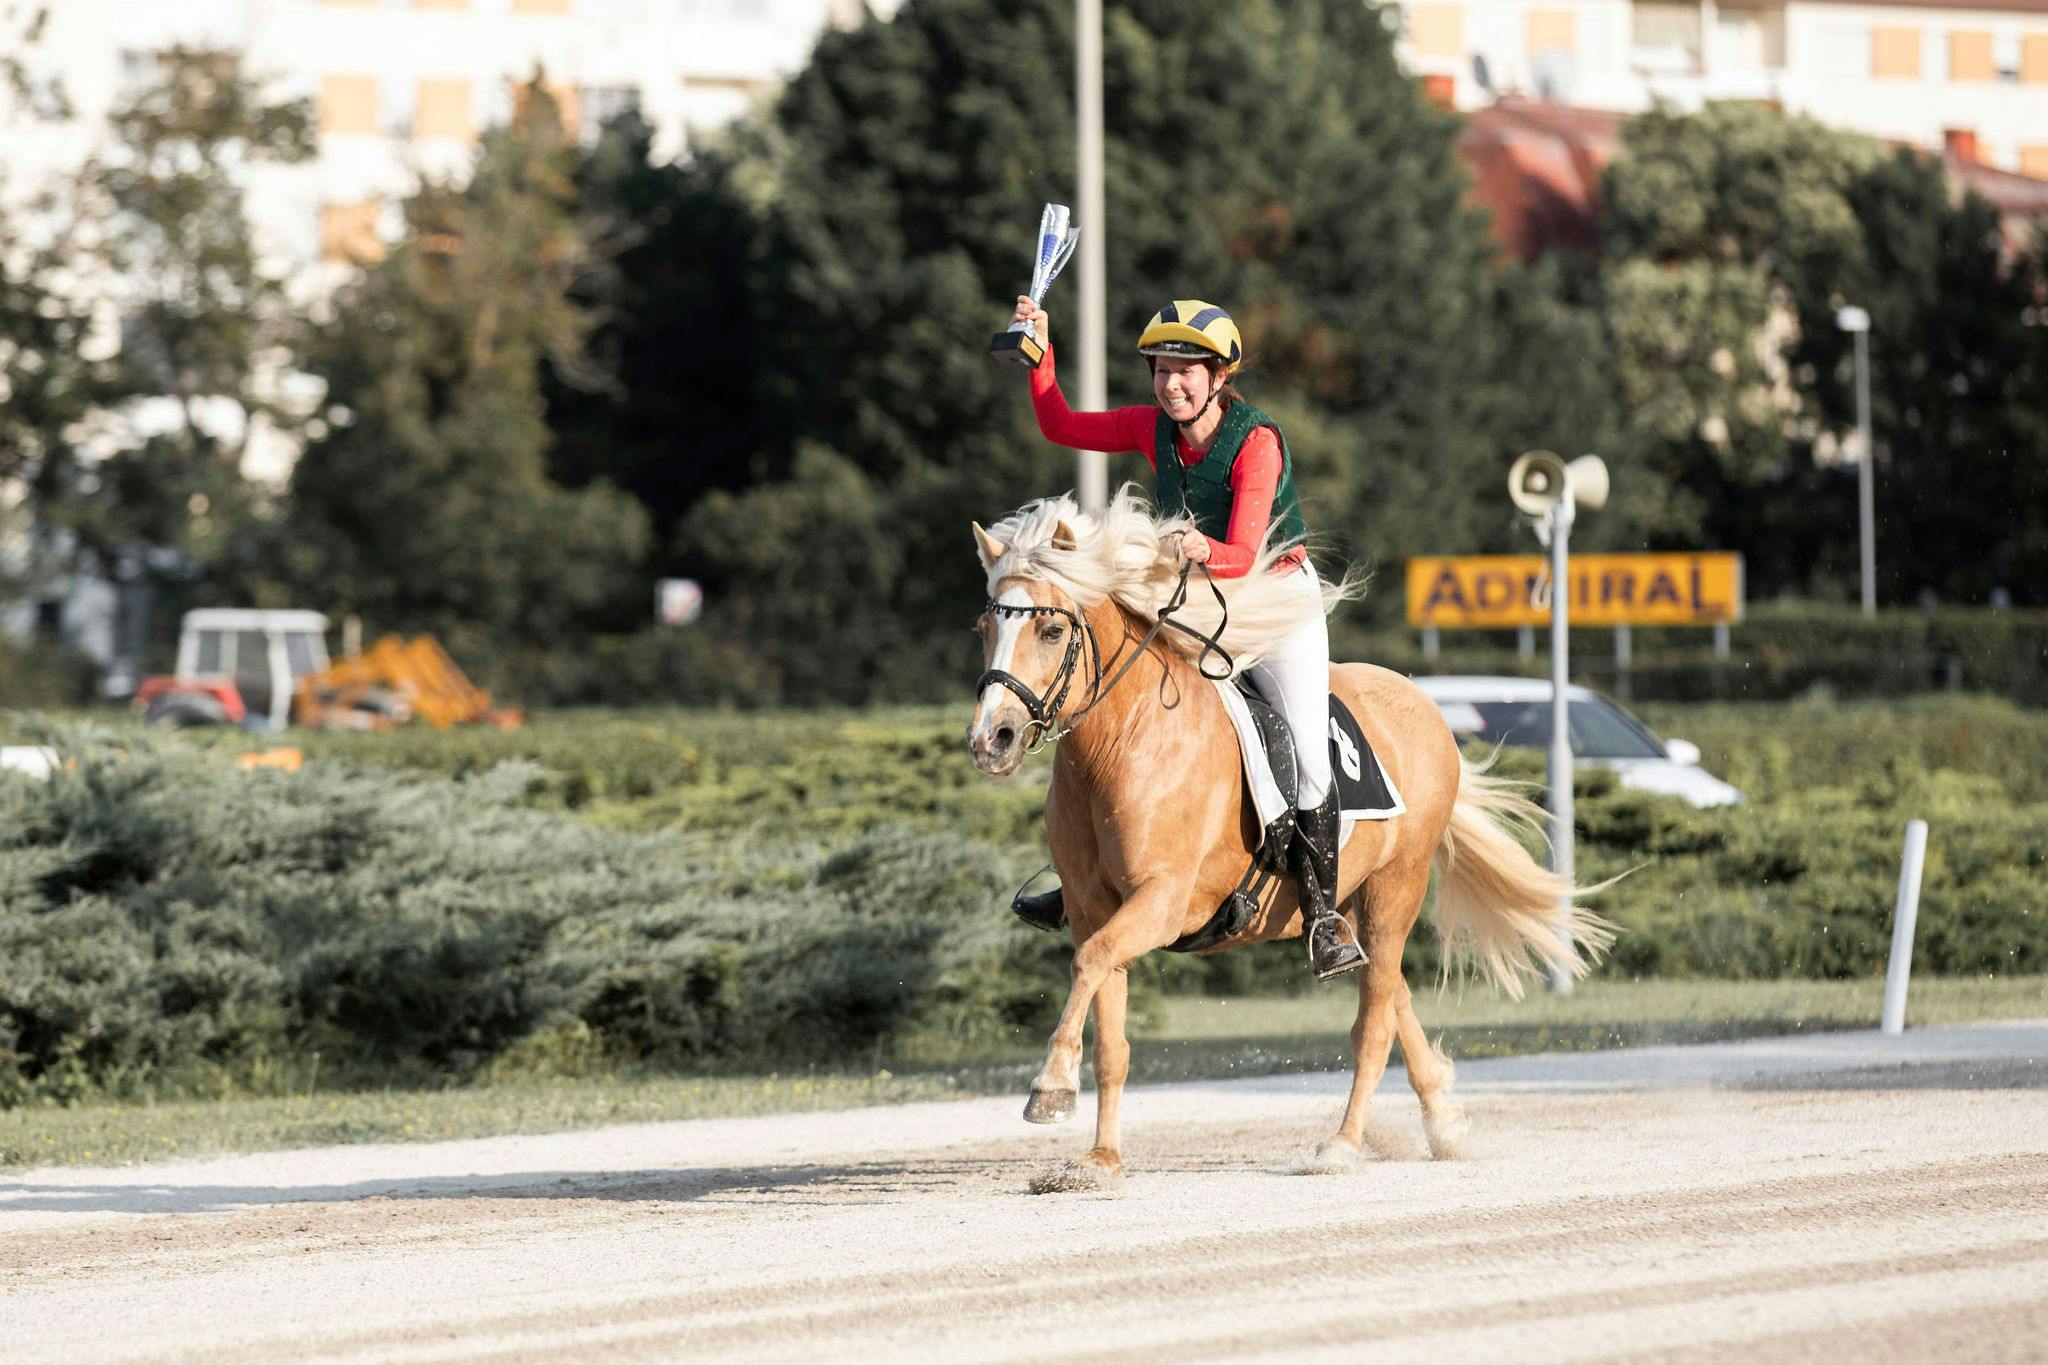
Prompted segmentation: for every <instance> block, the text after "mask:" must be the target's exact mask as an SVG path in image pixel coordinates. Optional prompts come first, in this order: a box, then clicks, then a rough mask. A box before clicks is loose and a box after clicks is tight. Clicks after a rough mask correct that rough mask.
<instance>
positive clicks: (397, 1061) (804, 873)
mask: <svg viewBox="0 0 2048 1365" xmlns="http://www.w3.org/2000/svg"><path fill="white" fill-rule="evenodd" d="M61 743H62V745H63V747H64V748H65V750H66V753H67V756H68V757H69V758H70V759H71V760H72V761H73V763H72V766H71V767H70V768H68V769H66V770H65V771H62V772H60V773H58V774H57V775H56V776H55V777H53V778H52V779H51V780H49V781H47V782H36V781H30V780H28V779H25V778H20V777H8V778H5V779H0V962H4V963H5V967H4V969H0V973H4V974H0V1103H19V1102H21V1101H23V1100H26V1099H30V1098H53V1099H64V1098H69V1097H71V1096H72V1095H74V1094H77V1093H80V1092H81V1091H82V1090H83V1089H85V1088H89V1087H103V1088H113V1089H117V1090H118V1089H133V1088H137V1087H155V1088H169V1089H190V1088H194V1087H204V1086H207V1085H213V1084H222V1083H226V1080H228V1079H233V1078H246V1077H248V1076H249V1075H250V1074H252V1073H253V1072H254V1071H256V1070H258V1069H260V1067H261V1066H262V1065H263V1064H265V1063H266V1061H274V1060H275V1059H278V1058H282V1057H288V1056H294V1055H305V1054H307V1053H310V1052H312V1051H315V1050H317V1051H319V1052H320V1053H321V1055H322V1056H323V1057H326V1058H330V1059H332V1060H333V1063H334V1065H335V1068H336V1071H335V1072H331V1073H330V1075H334V1074H337V1073H338V1074H340V1075H361V1076H366V1077H386V1078H389V1077H433V1076H463V1075H468V1074H471V1073H473V1072H475V1071H476V1070H477V1069H478V1068H480V1067H482V1066H484V1065H486V1064H489V1063H490V1062H492V1061H493V1060H494V1059H497V1058H500V1057H503V1056H505V1055H506V1054H507V1053H509V1052H512V1051H514V1050H516V1049H519V1048H521V1047H529V1046H532V1045H533V1044H534V1043H535V1040H537V1039H542V1038H545V1037H546V1036H548V1035H549V1034H551V1033H559V1032H560V1031H562V1030H572V1031H573V1030H579V1029H580V1030H586V1031H588V1032H589V1033H590V1034H592V1035H594V1036H595V1037H596V1038H598V1039H599V1045H600V1051H601V1052H602V1053H603V1054H604V1055H606V1056H610V1057H613V1058H620V1057H630V1058H652V1059H659V1060H669V1061H676V1062H688V1063H691V1064H696V1065H702V1064H707V1063H716V1062H721V1061H729V1060H737V1059H744V1058H755V1059H758V1058H762V1057H779V1058H803V1059H807V1060H843V1059H848V1058H857V1057H861V1056H864V1055H866V1054H868V1053H869V1052H870V1051H871V1050H872V1049H873V1048H874V1047H875V1046H876V1045H877V1044H878V1042H879V1041H880V1040H881V1039H883V1038H885V1037H888V1036H890V1035H892V1034H895V1033H898V1032H901V1031H905V1030H909V1029H913V1028H916V1027H918V1026H920V1025H923V1024H925V1023H927V1022H928V1021H932V1020H940V1021H943V1023H944V1024H945V1026H947V1027H949V1028H955V1029H958V1028H960V1027H963V1026H966V1025H967V1024H968V1023H970V1022H971V1023H973V1024H974V1026H975V1027H983V1028H986V1029H993V1028H996V1027H1000V1024H999V1022H997V1021H1003V1020H1018V1019H1023V1018H1029V1019H1031V1020H1033V1021H1035V1022H1043V1019H1044V1016H1045V1012H1046V1011H1047V1010H1048V1009H1049V1008H1051V1007H1052V1006H1053V1005H1054V1003H1055V1002H1056V1000H1057V998H1058V996H1059V994H1060V988H1061V986H1062V985H1063V978H1064V974H1065V973H1064V967H1063V964H1062V963H1060V962H1059V961H1058V960H1057V958H1056V956H1048V955H1045V954H1042V953H1036V952H1033V951H1028V950H1026V951H1020V950H1019V948H1018V946H1017V944H1016V942H1015V940H1014V939H1012V938H1006V937H1004V936H1001V935H998V934H997V933H996V932H994V931H995V928H996V926H997V923H998V921H997V918H996V914H995V907H996V906H998V905H999V904H1000V903H1001V902H1002V900H1004V899H1005V898H1006V897H1007V895H1008V892H1009V888H1010V887H1011V886H1012V885H1014V882H1015V879H1016V878H1018V877H1020V876H1021V875H1022V871H1021V865H1020V861H1021V860H1019V859H1018V858H1017V857H1016V856H1015V855H1013V854H1005V853H1003V852H1002V851H1000V850H996V849H992V848H989V847H986V846H984V845H980V844H977V843H974V842H971V841H964V840H961V839H958V838H956V837H953V836H950V835H935V834H929V833H920V832H915V831H905V830H876V831H873V832H871V833H869V834H867V835H864V836H862V837H860V838H857V839H854V840H852V841H851V842H846V843H842V844H840V845H838V846H827V845H824V844H821V843H819V842H817V841H812V840H803V839H788V840H782V841H772V840H756V841H751V842H748V843H746V844H744V845H742V844H739V843H736V842H734V841H730V840H720V839H709V838H688V837H684V836H679V835H673V834H670V835H638V834H631V833H625V832H620V831H614V830H607V829H603V828H600V827H596V826H593V825H591V824H588V823H585V822H579V821H570V820H565V819H562V818H560V817H557V816H551V815H548V814H546V813H543V812H539V811H533V810H528V809H522V808H521V807H520V805H519V802H520V801H521V800H522V799H524V797H525V795H526V793H527V792H528V791H529V790H530V789H531V787H532V784H533V782H534V779H535V772H536V770H535V769H533V768H532V767H531V766H530V765H510V766H507V767H504V768H499V769H494V770H492V771H490V772H487V773H484V774H481V775H479V776H476V777H472V778H469V779H466V780H462V781H447V780H423V779H410V778H403V777H398V776H393V775H390V774H380V773H376V772H373V771H366V770H354V769H349V768H346V767H342V766H340V765H335V764H320V763H315V764H313V765H309V766H308V767H307V768H306V769H305V770H304V771H302V772H300V773H298V774H295V775H287V774H284V773H279V772H274V771H255V772H246V773H244V772H238V771H236V770H235V769H234V768H233V767H232V766H230V765H229V764H227V763H225V762H223V761H221V758H220V757H219V756H217V755H214V754H209V753H206V752H203V751H196V750H193V749H190V748H188V747H184V746H182V745H173V744H170V743H165V744H162V745H157V744H141V745H138V744H137V743H136V742H135V741H132V740H125V741H124V744H125V747H126V748H127V750H128V752H126V753H122V752H117V751H115V750H113V749H112V748H110V747H109V746H107V745H106V744H104V743H96V742H92V741H90V740H81V739H80V738H79V737H76V736H73V737H69V738H64V739H62V740H61ZM1034 947H1035V945H1034Z"/></svg>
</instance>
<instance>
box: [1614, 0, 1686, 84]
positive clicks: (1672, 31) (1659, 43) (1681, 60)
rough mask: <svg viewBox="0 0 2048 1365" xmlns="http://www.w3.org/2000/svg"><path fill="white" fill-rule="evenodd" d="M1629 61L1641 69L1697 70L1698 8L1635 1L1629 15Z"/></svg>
mask: <svg viewBox="0 0 2048 1365" xmlns="http://www.w3.org/2000/svg"><path fill="white" fill-rule="evenodd" d="M1628 55H1629V62H1630V64H1631V65H1633V66H1634V67H1636V69H1637V70H1640V71H1698V70H1699V69H1700V7H1699V6H1698V5H1688V4H1672V3H1669V0H1637V2H1636V4H1635V5H1634V7H1633V9H1632V11H1631V13H1630V15H1629V54H1628Z"/></svg>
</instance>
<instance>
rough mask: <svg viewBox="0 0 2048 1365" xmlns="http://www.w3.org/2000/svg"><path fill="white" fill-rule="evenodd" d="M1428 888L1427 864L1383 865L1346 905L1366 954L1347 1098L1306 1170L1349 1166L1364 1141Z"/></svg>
mask: <svg viewBox="0 0 2048 1365" xmlns="http://www.w3.org/2000/svg"><path fill="white" fill-rule="evenodd" d="M1428 888H1429V866H1428V864H1426V863H1425V864H1424V865H1423V866H1422V867H1421V868H1420V869H1419V870H1418V871H1414V872H1402V871H1398V870H1395V869H1384V870H1382V871H1380V872H1377V873H1375V874H1374V875H1373V876H1371V877H1369V878H1367V879H1366V883H1365V885H1364V886H1361V887H1360V888H1359V889H1358V891H1357V892H1355V893H1354V894H1353V895H1352V897H1351V899H1350V900H1349V901H1348V902H1346V905H1345V908H1346V909H1347V910H1349V911H1350V912H1351V913H1352V914H1353V915H1354V916H1355V917H1356V918H1357V919H1358V921H1359V925H1358V927H1359V931H1360V932H1359V938H1360V940H1361V941H1362V942H1363V943H1364V944H1365V950H1366V953H1367V955H1368V957H1369V958H1370V960H1369V961H1368V962H1367V963H1366V965H1365V969H1364V970H1363V971H1361V972H1360V973H1359V974H1358V1017H1357V1019H1355V1020H1354V1021H1353V1022H1352V1025H1351V1065H1352V1070H1351V1097H1350V1099H1349V1100H1348V1101H1347V1102H1346V1103H1345V1105H1344V1119H1343V1121H1342V1122H1341V1123H1339V1124H1338V1125H1337V1131H1336V1132H1335V1133H1332V1134H1331V1135H1330V1136H1329V1137H1327V1138H1325V1139H1324V1140H1323V1143H1322V1145H1321V1146H1320V1147H1318V1148H1317V1149H1316V1155H1315V1160H1314V1162H1313V1163H1311V1166H1310V1169H1311V1170H1316V1171H1342V1170H1349V1169H1351V1168H1352V1167H1353V1166H1355V1165H1357V1164H1358V1157H1359V1153H1360V1151H1361V1150H1362V1149H1363V1148H1364V1145H1365V1119H1366V1113H1367V1111H1368V1110H1369V1109H1370V1108H1371V1106H1372V1094H1373V1091H1375V1090H1377V1089H1378V1088H1379V1083H1380V1078H1381V1077H1382V1076H1384V1075H1386V1072H1387V1057H1388V1054H1389V1053H1391V1052H1392V1051H1393V1048H1394V1033H1395V1029H1396V1028H1397V1026H1398V1023H1399V1018H1400V1008H1401V1006H1402V1005H1403V1004H1404V1003H1405V1002H1406V1000H1407V998H1408V983H1407V982H1406V981H1403V980H1402V979H1401V946H1402V944H1403V943H1405V942H1406V941H1407V938H1408V930H1409V929H1410V928H1411V927H1412V926H1413V925H1414V923H1415V917H1416V915H1417V914H1418V913H1419V912H1420V910H1421V906H1422V896H1423V893H1424V892H1425V891H1427V890H1428Z"/></svg>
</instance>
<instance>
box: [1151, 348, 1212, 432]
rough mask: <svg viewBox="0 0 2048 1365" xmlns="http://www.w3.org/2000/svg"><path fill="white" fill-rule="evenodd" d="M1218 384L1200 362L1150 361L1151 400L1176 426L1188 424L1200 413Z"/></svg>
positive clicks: (1171, 358)
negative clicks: (1156, 403)
mask: <svg viewBox="0 0 2048 1365" xmlns="http://www.w3.org/2000/svg"><path fill="white" fill-rule="evenodd" d="M1221 382H1222V381H1221V380H1219V379H1218V378H1217V377H1216V372H1215V370H1213V369H1211V368H1210V367H1209V366H1208V364H1206V363H1205V362H1203V361H1200V360H1188V359H1184V358H1182V357H1180V356H1172V355H1161V356H1154V357H1152V396H1153V397H1155V398H1157V399H1158V400H1159V406H1160V407H1161V408H1162V409H1164V410H1165V412H1166V415H1167V416H1168V417H1171V418H1172V419H1173V420H1174V421H1176V422H1185V421H1188V420H1189V419H1190V418H1192V417H1193V416H1194V415H1195V414H1196V413H1198V412H1200V411H1201V410H1202V405H1203V404H1204V403H1206V402H1208V401H1209V395H1210V394H1212V393H1214V392H1215V391H1216V386H1217V385H1218V384H1219V383H1221Z"/></svg>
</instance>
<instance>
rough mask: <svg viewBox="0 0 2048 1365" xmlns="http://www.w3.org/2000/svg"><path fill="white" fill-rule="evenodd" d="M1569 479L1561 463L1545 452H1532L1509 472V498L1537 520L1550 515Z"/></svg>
mask: <svg viewBox="0 0 2048 1365" xmlns="http://www.w3.org/2000/svg"><path fill="white" fill-rule="evenodd" d="M1569 477H1570V475H1569V474H1567V473H1566V472H1565V467H1564V461H1563V460H1560V459H1559V458H1557V456H1555V455H1553V454H1551V453H1550V452H1549V451H1547V450H1532V451H1530V452H1529V453H1528V454H1526V455H1524V456H1522V458H1521V459H1519V460H1516V461H1515V467H1514V468H1513V469H1510V470H1509V471H1508V496H1509V497H1510V498H1512V499H1514V503H1515V506H1517V507H1519V508H1521V509H1522V511H1524V512H1526V513H1527V514H1528V515H1530V516H1532V517H1537V518H1539V519H1540V518H1542V517H1546V516H1548V515H1550V509H1551V508H1552V507H1554V506H1555V505H1556V504H1557V501H1558V499H1560V498H1562V497H1563V496H1564V490H1565V480H1566V479H1568V478H1569Z"/></svg>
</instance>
